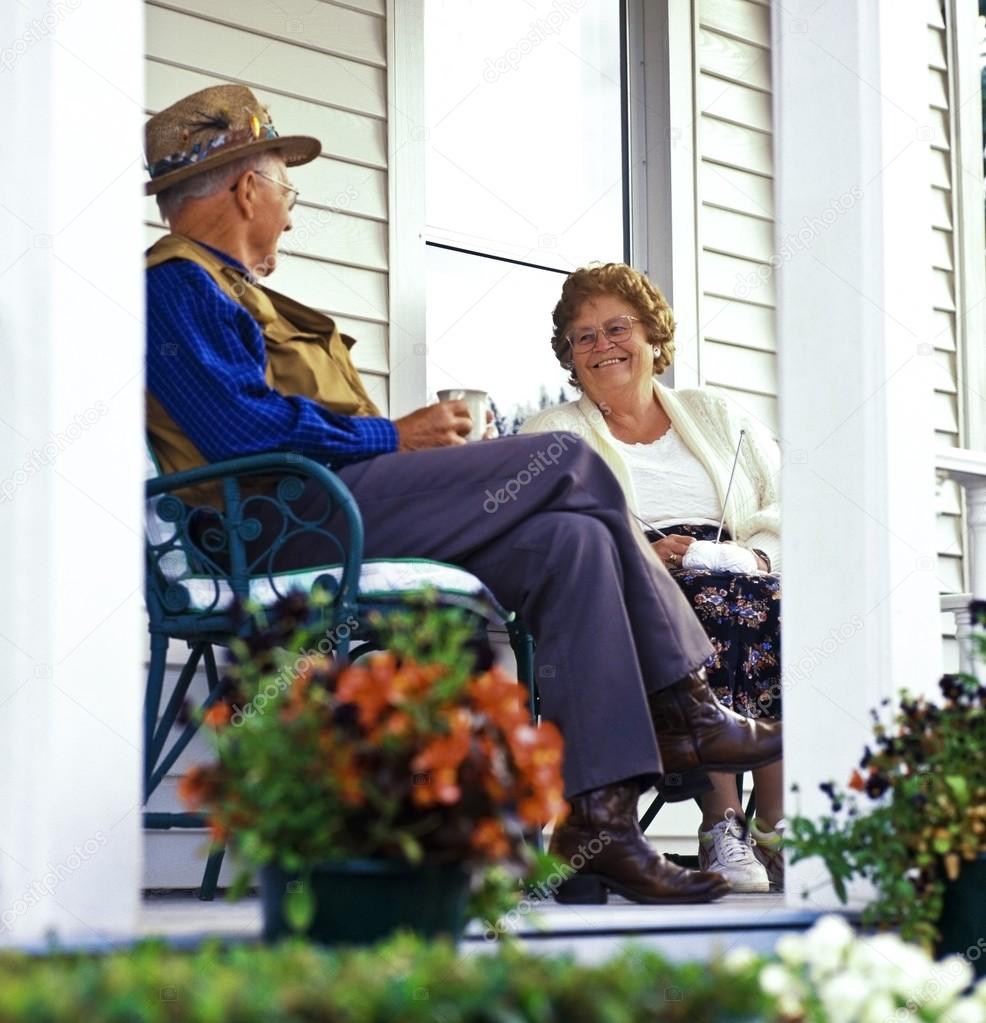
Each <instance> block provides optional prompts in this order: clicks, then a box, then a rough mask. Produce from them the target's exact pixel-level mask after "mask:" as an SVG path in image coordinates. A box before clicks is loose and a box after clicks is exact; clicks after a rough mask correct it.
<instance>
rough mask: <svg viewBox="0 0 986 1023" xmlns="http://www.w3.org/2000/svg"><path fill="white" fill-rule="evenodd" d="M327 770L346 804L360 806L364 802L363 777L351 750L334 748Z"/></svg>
mask: <svg viewBox="0 0 986 1023" xmlns="http://www.w3.org/2000/svg"><path fill="white" fill-rule="evenodd" d="M333 752H334V756H333V757H332V763H331V765H330V768H329V770H330V771H331V773H332V777H333V779H334V780H335V783H336V787H337V789H338V792H339V798H340V799H341V800H342V801H343V802H344V803H345V804H346V805H347V806H362V805H363V804H364V803H365V802H366V794H365V793H364V792H363V779H362V776H361V775H360V771H359V766H358V764H357V763H356V757H355V756H354V755H353V752H352V750H348V749H341V748H338V747H337V748H336V749H335V750H334V751H333Z"/></svg>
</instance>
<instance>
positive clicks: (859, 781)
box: [849, 771, 866, 792]
mask: <svg viewBox="0 0 986 1023" xmlns="http://www.w3.org/2000/svg"><path fill="white" fill-rule="evenodd" d="M849 788H851V789H855V790H856V791H857V792H862V791H864V790H865V788H866V779H865V778H864V777H863V776H862V775H861V774H860V773H859V771H853V773H852V777H851V778H850V779H849Z"/></svg>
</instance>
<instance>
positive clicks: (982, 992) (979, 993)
mask: <svg viewBox="0 0 986 1023" xmlns="http://www.w3.org/2000/svg"><path fill="white" fill-rule="evenodd" d="M972 997H973V998H975V999H977V1000H978V1001H980V1002H982V1003H983V1005H986V977H983V979H982V980H981V981H979V983H978V984H976V986H975V987H974V988H973V989H972Z"/></svg>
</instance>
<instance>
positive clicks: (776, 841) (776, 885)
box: [750, 818, 787, 892]
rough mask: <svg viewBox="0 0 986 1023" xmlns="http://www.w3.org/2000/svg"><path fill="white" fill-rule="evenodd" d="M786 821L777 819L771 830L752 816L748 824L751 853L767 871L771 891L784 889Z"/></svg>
mask: <svg viewBox="0 0 986 1023" xmlns="http://www.w3.org/2000/svg"><path fill="white" fill-rule="evenodd" d="M785 827H787V821H785V820H783V819H782V820H779V821H778V822H777V823H776V824H775V825H774V827H773V830H770V829H768V828H763V827H761V826H760V822H759V821H758V820H756V819H755V818H754V821H753V823H752V824H751V825H750V834H751V835H752V836H753V853H754V855H755V856H756V858H757V859H758V860H759V861H760V862H761V863H762V864H763V866H764V870H766V871H767V880H768V881H770V890H771V891H772V892H782V891H784V853H783V845H784V828H785Z"/></svg>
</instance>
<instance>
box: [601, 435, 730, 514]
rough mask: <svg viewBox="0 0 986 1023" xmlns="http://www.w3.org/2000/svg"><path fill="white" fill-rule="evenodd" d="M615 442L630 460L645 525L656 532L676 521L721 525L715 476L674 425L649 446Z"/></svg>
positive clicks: (628, 464) (628, 465)
mask: <svg viewBox="0 0 986 1023" xmlns="http://www.w3.org/2000/svg"><path fill="white" fill-rule="evenodd" d="M612 441H613V444H614V445H615V446H616V448H617V449H618V450H619V451H620V453H621V454H622V455H623V457H624V459H625V460H626V464H627V468H628V469H629V470H630V475H631V477H632V479H633V486H634V489H635V490H636V493H637V508H638V512H639V514H640V517H641V518H642V519H643V520H644V521H645V522H647V523H649V524H650V525H651V526H652V527H654V528H655V529H660V528H661V527H662V526H670V525H672V524H673V523H675V522H689V523H693V524H697V525H707V524H710V523H711V524H713V525H716V526H718V525H719V519H720V518H721V517H722V505H721V504H720V502H719V495H718V494H717V493H716V488H715V485H714V484H713V482H712V477H711V476H710V475H709V473H708V471H707V470H706V468H705V466H704V465H702V463H701V462H700V461H699V460H698V458H696V457H695V455H693V454H692V452H691V451H690V450H689V448H688V447H686V446H685V442H684V441H683V440H682V439H681V436H680V435H679V433H678V431H677V430H676V429H675V428H674V427H673V426H672V427H671V428H670V429H669V430H668V431H667V433H664V434H662V435H661V436H660V437H658V438H657V440H655V441H652V442H651V443H649V444H627V443H625V442H624V441H622V440H620V439H619V438H617V437H613V438H612Z"/></svg>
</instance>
